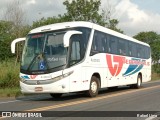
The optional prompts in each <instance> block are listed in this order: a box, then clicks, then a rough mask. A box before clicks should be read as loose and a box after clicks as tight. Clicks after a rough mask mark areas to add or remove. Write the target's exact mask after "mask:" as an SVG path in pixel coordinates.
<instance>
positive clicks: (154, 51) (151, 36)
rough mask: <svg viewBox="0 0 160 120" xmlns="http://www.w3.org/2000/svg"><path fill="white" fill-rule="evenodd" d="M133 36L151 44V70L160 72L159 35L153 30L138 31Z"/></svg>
mask: <svg viewBox="0 0 160 120" xmlns="http://www.w3.org/2000/svg"><path fill="white" fill-rule="evenodd" d="M134 38H136V39H138V40H140V41H143V42H146V43H148V44H149V45H150V46H151V55H152V62H153V63H154V65H153V70H154V71H155V72H157V73H160V65H159V60H160V35H158V34H157V33H156V32H153V31H149V32H140V33H138V34H137V35H135V36H134Z"/></svg>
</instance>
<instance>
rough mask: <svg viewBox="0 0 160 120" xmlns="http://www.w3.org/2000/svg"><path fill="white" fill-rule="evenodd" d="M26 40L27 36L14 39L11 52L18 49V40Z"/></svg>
mask: <svg viewBox="0 0 160 120" xmlns="http://www.w3.org/2000/svg"><path fill="white" fill-rule="evenodd" d="M24 40H26V38H17V39H15V40H13V41H12V43H11V52H12V53H13V54H14V53H15V51H16V49H15V48H16V43H17V42H20V41H24Z"/></svg>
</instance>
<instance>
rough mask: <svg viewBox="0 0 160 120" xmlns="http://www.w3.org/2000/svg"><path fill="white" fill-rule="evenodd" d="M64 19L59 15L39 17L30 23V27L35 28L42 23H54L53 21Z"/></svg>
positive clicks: (57, 21)
mask: <svg viewBox="0 0 160 120" xmlns="http://www.w3.org/2000/svg"><path fill="white" fill-rule="evenodd" d="M64 21H65V20H64V19H63V16H61V15H59V16H58V17H55V16H54V17H48V18H44V17H43V18H41V19H40V20H38V21H34V22H33V24H32V29H33V28H37V27H40V26H44V25H49V24H54V23H59V22H64Z"/></svg>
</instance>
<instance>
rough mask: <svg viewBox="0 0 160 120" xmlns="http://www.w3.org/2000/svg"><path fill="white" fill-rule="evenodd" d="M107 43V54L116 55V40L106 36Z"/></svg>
mask: <svg viewBox="0 0 160 120" xmlns="http://www.w3.org/2000/svg"><path fill="white" fill-rule="evenodd" d="M108 42H109V49H108V50H109V53H112V54H117V38H116V37H114V36H110V35H108Z"/></svg>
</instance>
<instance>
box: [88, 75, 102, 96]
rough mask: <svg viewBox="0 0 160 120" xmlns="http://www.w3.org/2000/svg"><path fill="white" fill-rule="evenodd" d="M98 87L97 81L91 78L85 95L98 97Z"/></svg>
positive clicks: (95, 78) (93, 77)
mask: <svg viewBox="0 0 160 120" xmlns="http://www.w3.org/2000/svg"><path fill="white" fill-rule="evenodd" d="M99 86H100V85H99V79H98V78H97V77H95V76H92V78H91V82H90V87H89V90H88V91H87V95H88V96H89V97H96V96H97V95H98V90H99Z"/></svg>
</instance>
